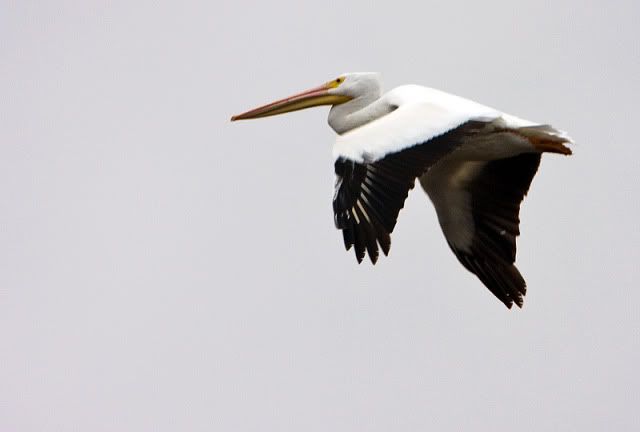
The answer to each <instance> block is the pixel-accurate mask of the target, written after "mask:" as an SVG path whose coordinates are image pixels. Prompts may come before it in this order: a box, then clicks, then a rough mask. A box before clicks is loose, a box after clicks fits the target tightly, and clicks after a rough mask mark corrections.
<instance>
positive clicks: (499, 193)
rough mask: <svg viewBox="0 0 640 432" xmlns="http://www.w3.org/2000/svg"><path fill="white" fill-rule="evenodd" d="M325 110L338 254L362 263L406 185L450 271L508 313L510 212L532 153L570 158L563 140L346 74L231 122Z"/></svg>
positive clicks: (534, 158)
mask: <svg viewBox="0 0 640 432" xmlns="http://www.w3.org/2000/svg"><path fill="white" fill-rule="evenodd" d="M319 105H331V111H330V112H329V126H331V128H332V129H333V130H334V131H335V132H336V133H337V134H338V136H337V139H336V142H335V145H334V147H333V156H334V157H335V173H336V184H335V194H334V198H333V210H334V215H335V224H336V227H337V228H338V229H339V230H341V231H342V235H343V237H344V244H345V247H346V249H347V250H349V249H351V248H352V247H353V249H354V250H355V255H356V259H357V260H358V262H361V261H362V259H363V258H364V256H365V255H367V254H368V255H369V258H370V260H371V262H372V263H374V264H375V263H376V261H377V259H378V253H379V252H378V251H379V249H381V250H382V252H383V253H384V254H385V255H387V254H388V253H389V248H390V246H391V239H390V235H391V233H392V232H393V229H394V227H395V225H396V220H397V217H398V213H399V212H400V209H402V207H403V206H404V202H405V199H406V198H407V195H408V193H409V190H411V189H412V188H413V186H414V184H415V181H416V179H417V180H418V181H419V182H420V185H421V186H422V189H424V191H425V192H426V194H427V195H428V196H429V198H430V199H431V202H432V203H433V205H434V206H435V209H436V213H437V216H438V221H439V223H440V227H441V228H442V231H443V233H444V236H445V239H446V240H447V243H448V244H449V247H450V248H451V250H452V251H453V253H454V254H455V255H456V257H457V258H458V260H459V261H460V263H461V264H462V265H463V266H464V267H465V268H466V269H467V270H469V271H470V272H472V273H474V274H475V275H476V276H477V277H478V279H480V281H482V283H483V284H484V285H486V287H487V288H489V290H490V291H491V292H492V293H493V294H494V295H495V296H496V297H497V298H498V299H499V300H500V301H501V302H502V303H504V304H505V305H506V306H507V307H508V308H511V306H512V305H513V303H515V304H516V305H517V306H519V307H522V299H523V296H524V295H525V292H526V283H525V280H524V278H523V277H522V275H521V274H520V272H519V271H518V269H517V268H516V267H515V265H514V262H515V259H516V237H517V236H518V235H519V234H520V230H519V223H520V219H519V211H520V203H521V201H522V199H523V198H524V196H525V195H526V193H527V191H528V190H529V185H530V184H531V180H532V179H533V176H534V175H535V174H536V171H537V170H538V165H539V164H540V156H541V154H542V153H559V154H563V155H570V154H571V150H570V149H569V148H568V147H567V146H566V144H568V143H571V142H572V141H571V140H570V138H569V137H568V136H567V135H565V134H564V133H563V132H561V131H559V130H557V129H555V128H553V127H551V126H549V125H546V124H539V123H534V122H530V121H527V120H523V119H520V118H517V117H514V116H512V115H509V114H505V113H503V112H500V111H497V110H495V109H493V108H489V107H487V106H484V105H481V104H479V103H476V102H473V101H470V100H467V99H463V98H461V97H458V96H454V95H451V94H448V93H444V92H442V91H439V90H435V89H431V88H427V87H422V86H417V85H404V86H401V87H397V88H395V89H393V90H391V91H389V92H387V93H385V94H382V87H381V81H380V77H379V75H378V74H377V73H348V74H344V75H341V76H339V77H338V78H335V79H333V80H331V81H329V82H326V83H324V84H322V85H321V86H319V87H315V88H312V89H310V90H307V91H304V92H302V93H299V94H296V95H293V96H290V97H287V98H285V99H281V100H278V101H275V102H272V103H270V104H267V105H264V106H261V107H258V108H255V109H252V110H250V111H247V112H245V113H242V114H238V115H235V116H233V117H232V118H231V120H232V121H235V120H245V119H255V118H260V117H267V116H272V115H277V114H284V113H287V112H291V111H296V110H301V109H305V108H311V107H314V106H319Z"/></svg>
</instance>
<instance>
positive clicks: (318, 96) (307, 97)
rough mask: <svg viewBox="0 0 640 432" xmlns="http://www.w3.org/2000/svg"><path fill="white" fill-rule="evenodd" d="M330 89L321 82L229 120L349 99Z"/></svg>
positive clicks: (251, 117)
mask: <svg viewBox="0 0 640 432" xmlns="http://www.w3.org/2000/svg"><path fill="white" fill-rule="evenodd" d="M331 89H332V87H331V86H329V85H328V84H323V85H321V86H320V87H315V88H312V89H310V90H307V91H304V92H302V93H298V94H295V95H293V96H289V97H287V98H284V99H280V100H277V101H275V102H271V103H270V104H267V105H263V106H261V107H258V108H254V109H252V110H249V111H247V112H243V113H242V114H238V115H234V116H233V117H231V121H236V120H248V119H255V118H260V117H267V116H272V115H278V114H284V113H288V112H291V111H297V110H301V109H305V108H311V107H315V106H320V105H337V104H341V103H344V102H347V101H348V100H350V99H351V98H350V97H349V96H344V95H337V94H332V93H329V90H331Z"/></svg>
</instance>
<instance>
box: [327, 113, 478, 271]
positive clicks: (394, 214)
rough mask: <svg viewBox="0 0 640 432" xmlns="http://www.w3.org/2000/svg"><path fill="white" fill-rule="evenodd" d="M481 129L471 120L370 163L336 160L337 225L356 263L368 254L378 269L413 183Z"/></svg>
mask: <svg viewBox="0 0 640 432" xmlns="http://www.w3.org/2000/svg"><path fill="white" fill-rule="evenodd" d="M483 124H484V123H482V122H477V121H468V122H466V123H464V124H463V125H461V126H458V127H456V128H455V129H453V130H450V131H448V132H445V133H444V134H442V135H439V136H436V137H433V138H430V139H428V140H427V141H426V142H423V143H417V144H416V145H413V146H409V147H407V148H405V149H402V150H400V151H397V152H391V153H389V154H386V155H384V156H383V157H381V158H379V159H377V160H373V161H369V162H364V161H363V162H358V161H355V160H353V159H350V158H349V157H346V156H339V157H338V159H337V160H336V162H335V172H336V188H335V195H334V199H333V210H334V215H335V224H336V227H337V228H338V229H340V230H342V234H343V237H344V244H345V247H346V248H347V250H349V249H351V247H352V246H353V247H354V250H355V254H356V258H357V260H358V262H361V261H362V259H363V258H364V256H365V254H367V253H368V255H369V258H370V259H371V262H373V263H374V264H375V262H376V261H377V259H378V255H379V252H378V251H379V248H380V249H382V252H383V253H384V254H385V255H387V254H388V252H389V247H390V245H391V240H390V234H391V233H392V232H393V229H394V227H395V225H396V221H397V218H398V213H399V212H400V209H402V207H403V206H404V202H405V200H406V198H407V195H408V193H409V190H411V189H412V188H413V186H414V184H415V179H416V178H417V177H419V176H420V175H422V174H423V173H424V172H425V171H427V170H428V169H429V168H430V167H431V166H433V165H434V164H435V163H436V162H438V161H439V160H440V159H441V158H442V157H443V156H445V155H447V154H449V153H450V152H451V151H453V150H455V149H456V148H457V147H458V146H459V145H460V143H461V138H462V137H463V136H465V135H466V134H469V133H473V130H474V129H476V128H478V127H480V126H481V125H483ZM363 159H366V155H365V157H363Z"/></svg>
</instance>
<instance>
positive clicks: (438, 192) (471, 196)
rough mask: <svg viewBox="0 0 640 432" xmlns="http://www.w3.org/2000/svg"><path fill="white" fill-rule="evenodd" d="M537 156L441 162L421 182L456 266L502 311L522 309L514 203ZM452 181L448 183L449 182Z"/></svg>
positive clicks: (519, 198)
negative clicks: (470, 275) (488, 293)
mask: <svg viewBox="0 0 640 432" xmlns="http://www.w3.org/2000/svg"><path fill="white" fill-rule="evenodd" d="M539 164H540V154H538V153H523V154H521V155H518V156H513V157H510V158H505V159H499V160H494V161H483V162H480V161H477V162H455V161H452V162H447V163H445V164H442V165H439V166H438V167H437V168H436V169H434V170H433V171H431V172H429V173H427V174H425V175H424V176H423V177H421V179H420V182H421V184H422V186H423V188H424V189H425V191H426V192H427V194H428V195H429V197H430V198H431V201H432V202H433V204H434V206H435V208H436V212H437V214H438V220H439V222H440V226H441V227H442V231H443V232H444V235H445V237H446V239H447V242H448V243H449V246H450V247H451V250H452V251H453V253H454V254H455V255H456V257H457V258H458V260H459V261H460V263H462V265H463V266H464V267H465V268H466V269H467V270H469V271H470V272H472V273H474V274H475V275H476V276H477V277H478V278H479V279H480V280H481V281H482V283H484V285H485V286H486V287H487V288H489V290H490V291H491V292H492V293H493V294H494V295H495V296H496V297H497V298H498V299H499V300H500V301H502V302H503V303H504V304H505V305H506V306H507V307H509V308H510V307H511V306H512V305H513V303H516V305H518V306H522V297H523V296H524V294H525V292H526V283H525V280H524V278H523V277H522V275H521V274H520V272H519V271H518V269H517V268H516V267H515V265H514V262H515V259H516V237H517V236H518V235H519V234H520V231H519V223H520V219H519V212H520V203H521V202H522V200H523V198H524V196H525V195H526V193H527V191H528V190H529V186H530V185H531V181H532V180H533V177H534V175H535V174H536V172H537V170H538V166H539ZM454 178H455V179H456V181H451V179H454Z"/></svg>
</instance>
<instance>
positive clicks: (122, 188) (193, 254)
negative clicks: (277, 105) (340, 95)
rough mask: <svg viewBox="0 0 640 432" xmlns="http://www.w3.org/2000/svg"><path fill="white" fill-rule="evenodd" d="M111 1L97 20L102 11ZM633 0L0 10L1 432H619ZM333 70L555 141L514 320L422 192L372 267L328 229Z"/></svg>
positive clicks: (632, 197) (626, 318)
mask: <svg viewBox="0 0 640 432" xmlns="http://www.w3.org/2000/svg"><path fill="white" fill-rule="evenodd" d="M105 4H106V5H105ZM638 22H640V3H638V1H637V0H629V1H612V2H601V1H585V0H580V1H578V0H575V1H553V2H545V1H539V0H535V1H533V0H532V1H513V2H498V1H482V2H464V3H462V2H454V1H449V2H430V1H413V2H408V3H405V2H401V1H393V2H377V3H375V2H370V1H357V2H351V1H334V2H326V3H323V2H313V4H312V3H310V2H302V1H296V2H294V1H291V2H283V1H277V0H274V1H266V2H258V1H255V2H249V3H243V2H239V1H213V2H212V1H202V2H158V1H145V2H142V1H138V2H128V1H127V2H125V1H121V2H120V1H117V2H91V1H57V2H30V1H1V2H0V90H1V91H0V95H1V97H0V350H1V352H0V430H2V431H7V432H13V431H16V432H21V431H92V432H100V431H118V432H122V431H136V432H139V431H152V430H153V431H233V432H237V431H239V432H242V431H260V432H264V431H292V432H293V431H295V432H300V431H322V432H326V431H331V432H342V431H416V430H437V431H458V430H479V431H513V430H518V431H536V432H539V431H545V430H566V431H569V430H580V431H602V430H612V431H631V430H638V429H639V428H640V413H639V411H638V407H639V406H640V396H639V392H638V386H639V385H640V372H639V368H638V365H639V364H640V330H639V329H640V312H639V306H638V305H639V302H640V288H639V287H640V284H639V283H638V279H639V276H640V228H639V220H640V209H639V205H638V196H639V195H640V181H639V178H638V172H639V170H640V164H639V163H638V159H639V158H640V141H639V138H638V133H637V125H638V124H640V108H639V105H638V97H639V96H640V79H639V77H640V42H639V41H640V30H638ZM347 71H379V72H382V74H383V78H384V81H385V85H386V88H392V87H395V86H397V85H401V84H406V83H416V84H423V85H428V86H432V87H436V88H439V89H442V90H445V91H449V92H452V93H456V94H459V95H463V96H465V97H468V98H471V99H474V100H477V101H479V102H482V103H485V104H487V105H490V106H493V107H496V108H499V109H502V110H504V111H506V112H509V113H512V114H515V115H518V116H520V117H524V118H527V119H531V120H535V121H540V122H546V123H550V124H553V125H554V126H557V127H558V128H561V129H564V130H567V131H568V132H569V133H570V134H571V135H572V137H573V138H574V139H575V140H576V142H577V144H576V145H575V146H574V156H572V157H569V158H567V157H562V156H556V155H549V156H546V157H544V158H543V161H542V165H541V167H540V170H539V172H538V175H537V176H536V178H535V179H534V181H533V185H532V188H531V191H530V193H529V196H528V197H527V199H526V200H525V202H524V205H523V208H522V212H521V220H522V224H521V232H522V236H521V237H520V239H519V242H518V247H519V248H518V261H517V263H518V267H519V268H520V270H521V272H522V274H523V275H524V276H525V278H526V279H527V282H528V294H527V296H526V298H525V305H524V309H522V310H518V309H513V310H511V311H509V310H507V309H506V308H505V307H504V306H503V305H502V304H501V303H500V302H499V301H498V300H497V299H496V298H494V297H493V295H491V293H490V292H489V291H488V290H487V289H486V288H485V287H484V286H483V285H482V284H481V283H480V281H478V280H477V279H476V278H475V277H474V276H473V275H471V274H470V273H468V272H466V271H465V270H464V269H463V268H462V266H461V265H460V264H459V263H458V262H457V260H456V258H455V257H454V256H453V254H452V253H451V252H450V250H449V248H448V247H447V245H446V242H445V241H444V239H443V236H442V233H441V232H440V228H439V226H438V223H437V220H436V216H435V212H434V210H433V208H432V205H431V203H430V202H429V201H428V199H427V198H426V196H425V195H424V193H423V192H422V191H421V190H420V189H419V188H416V189H414V191H413V192H412V194H411V195H410V197H409V199H408V201H407V204H406V206H405V209H404V210H403V211H402V212H401V214H400V218H399V222H398V225H397V228H396V231H395V232H394V234H393V245H392V249H391V254H390V256H389V257H387V258H384V257H382V258H381V259H380V261H379V263H378V264H377V265H376V266H375V267H374V266H372V265H371V264H370V263H368V262H363V264H362V265H357V263H356V261H355V258H354V256H353V252H349V253H347V252H345V251H344V248H343V244H342V238H341V235H340V233H339V232H337V231H336V230H335V228H334V225H333V214H332V208H331V198H332V193H333V191H332V189H333V181H334V179H333V161H332V159H331V155H330V154H331V145H332V143H333V140H334V134H333V132H332V131H331V130H330V128H329V127H328V126H327V124H326V116H327V111H328V110H327V109H326V108H318V109H315V110H308V111H303V112H298V113H293V114H290V115H287V116H282V117H273V118H269V119H264V120H259V121H258V120H256V121H253V122H239V123H230V122H229V117H230V116H231V115H232V114H236V113H238V112H241V111H244V110H246V109H249V108H252V107H254V106H256V105H259V104H263V103H266V102H269V101H271V100H273V99H275V98H280V97H283V96H287V95H289V94H291V93H293V92H296V91H299V90H303V89H306V88H308V87H311V86H314V85H317V84H320V83H322V82H324V81H327V80H329V79H332V78H334V77H336V76H337V75H338V74H340V73H342V72H347Z"/></svg>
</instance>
